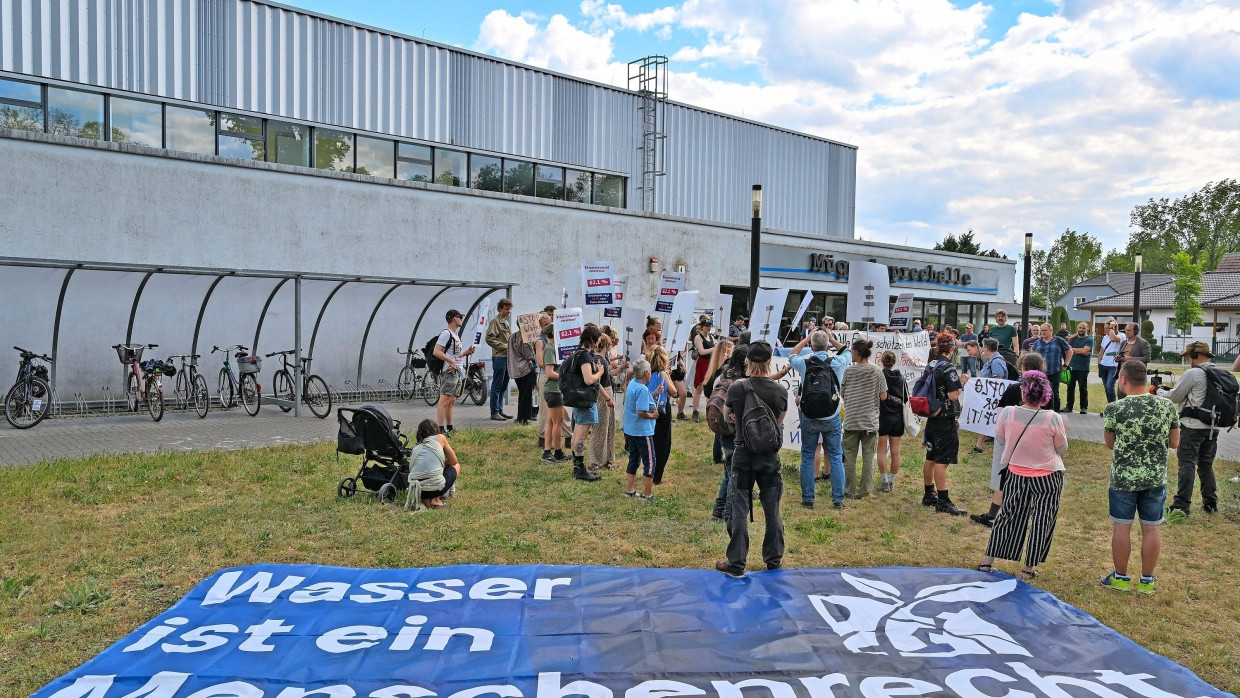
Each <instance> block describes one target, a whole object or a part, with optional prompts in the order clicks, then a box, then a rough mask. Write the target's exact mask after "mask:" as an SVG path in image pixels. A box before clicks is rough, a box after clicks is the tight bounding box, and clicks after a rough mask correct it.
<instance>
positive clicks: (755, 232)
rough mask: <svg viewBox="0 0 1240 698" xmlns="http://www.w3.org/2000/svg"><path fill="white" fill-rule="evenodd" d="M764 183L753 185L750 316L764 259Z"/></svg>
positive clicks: (750, 246) (750, 239) (750, 247)
mask: <svg viewBox="0 0 1240 698" xmlns="http://www.w3.org/2000/svg"><path fill="white" fill-rule="evenodd" d="M761 258H762V185H761V184H755V185H753V227H752V228H751V229H750V235H749V316H750V317H753V314H754V303H755V302H756V301H757V298H758V277H759V276H760V275H761V269H762V267H761V261H762V259H761Z"/></svg>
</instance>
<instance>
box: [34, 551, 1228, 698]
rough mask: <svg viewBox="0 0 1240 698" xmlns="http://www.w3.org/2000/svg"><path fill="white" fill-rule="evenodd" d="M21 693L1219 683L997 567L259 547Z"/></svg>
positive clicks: (947, 689) (822, 692) (343, 697)
mask: <svg viewBox="0 0 1240 698" xmlns="http://www.w3.org/2000/svg"><path fill="white" fill-rule="evenodd" d="M750 554H751V555H757V552H756V551H755V550H754V549H753V548H751V550H750ZM774 649H778V651H774ZM33 695H34V698H124V697H125V696H129V697H130V698H139V697H144V698H224V697H234V698H237V697H245V698H367V697H368V698H415V697H419V696H425V697H434V696H437V697H439V698H454V697H455V698H476V697H480V696H500V697H503V698H571V697H577V698H581V697H585V698H613V697H614V698H660V697H663V698H675V697H677V696H705V697H707V698H758V697H764V698H802V697H806V698H833V697H834V698H853V697H854V696H856V697H864V698H880V697H881V698H886V697H889V696H914V695H917V696H922V695H924V696H935V697H939V696H942V697H944V698H981V697H982V696H1005V695H1006V696H1011V697H1013V698H1067V697H1068V696H1075V697H1077V698H1079V697H1080V696H1086V695H1088V696H1096V697H1105V698H1179V697H1181V696H1183V697H1185V698H1197V697H1201V698H1226V697H1227V696H1229V695H1230V694H1228V693H1226V692H1224V691H1222V690H1219V689H1217V688H1215V687H1213V686H1211V685H1210V684H1208V683H1206V682H1205V681H1203V680H1201V679H1200V678H1199V677H1197V676H1196V675H1195V674H1193V673H1192V672H1190V671H1188V670H1187V669H1185V668H1184V667H1181V666H1179V665H1177V664H1175V663H1174V662H1172V661H1170V660H1168V659H1166V658H1164V657H1160V656H1158V655H1156V654H1154V653H1153V652H1150V651H1148V650H1146V649H1144V648H1142V647H1140V646H1139V645H1137V644H1136V643H1134V642H1132V641H1131V640H1129V639H1128V638H1126V637H1124V636H1123V635H1120V634H1119V633H1117V632H1115V631H1114V630H1111V629H1110V628H1107V627H1106V626H1104V625H1102V624H1101V623H1099V622H1098V621H1097V619H1095V618H1093V617H1092V616H1090V615H1088V614H1086V613H1084V612H1082V611H1080V610H1078V609H1076V608H1073V607H1072V606H1069V605H1068V604H1065V603H1064V602H1062V601H1060V600H1059V599H1056V598H1055V597H1054V596H1052V595H1051V594H1050V593H1048V592H1046V591H1043V590H1041V589H1039V588H1037V587H1034V586H1030V585H1029V584H1026V583H1025V582H1022V581H1020V580H1018V579H1016V578H1014V577H1011V576H1008V575H1006V574H1001V573H994V574H990V573H982V572H977V571H973V570H962V569H940V568H909V567H875V568H848V569H813V568H807V569H782V570H778V571H775V572H767V571H765V570H763V571H760V572H750V573H749V574H748V575H746V578H745V580H744V581H738V580H735V579H731V578H729V577H726V576H724V575H722V574H719V573H718V572H715V571H714V570H704V569H637V568H623V567H585V566H576V565H520V566H499V565H459V566H454V567H429V568H414V569H352V568H346V567H324V566H315V565H275V564H259V565H247V566H244V567H233V568H229V569H225V570H220V571H219V572H216V573H215V574H213V575H211V576H210V577H209V578H207V579H206V580H204V581H203V582H202V583H200V584H199V585H198V586H196V587H194V588H193V589H192V590H190V592H189V594H188V595H186V596H185V597H184V598H182V599H181V600H180V601H178V602H177V603H176V604H175V605H173V606H172V608H170V609H168V610H167V611H164V612H163V613H161V614H159V615H158V616H157V617H156V618H154V619H153V620H151V621H149V622H147V623H145V624H143V625H142V626H141V627H139V628H138V629H137V630H135V631H133V632H132V633H129V634H128V635H126V636H125V637H123V638H122V639H121V640H120V641H119V642H117V643H116V644H114V645H112V646H111V647H109V648H107V649H106V650H104V651H103V652H102V653H101V654H100V655H98V656H97V657H95V658H93V659H91V660H89V661H87V662H86V663H85V664H84V665H82V666H80V667H78V668H77V669H74V670H73V671H71V672H70V673H69V674H67V675H65V676H63V677H61V678H58V679H56V680H54V681H52V682H51V683H49V684H48V685H46V686H44V687H43V688H40V689H39V690H37V691H35V693H34V694H33Z"/></svg>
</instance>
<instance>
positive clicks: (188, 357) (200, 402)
mask: <svg viewBox="0 0 1240 698" xmlns="http://www.w3.org/2000/svg"><path fill="white" fill-rule="evenodd" d="M200 358H202V355H201V354H177V355H175V356H169V357H168V363H169V364H171V363H172V362H173V361H174V360H180V362H181V368H180V369H178V370H177V372H176V377H177V381H176V388H175V390H174V391H173V395H174V396H175V399H176V403H177V407H179V408H181V409H189V408H191V407H192V408H193V409H194V412H197V413H198V417H199V418H202V417H206V416H207V412H209V411H211V393H210V392H208V391H207V379H206V378H205V377H203V375H202V374H201V373H199V372H198V359H200Z"/></svg>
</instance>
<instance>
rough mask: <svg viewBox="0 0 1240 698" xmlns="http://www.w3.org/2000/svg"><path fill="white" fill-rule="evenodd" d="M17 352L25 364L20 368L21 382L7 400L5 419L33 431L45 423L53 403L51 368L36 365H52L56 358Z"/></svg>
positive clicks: (23, 350)
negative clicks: (38, 425)
mask: <svg viewBox="0 0 1240 698" xmlns="http://www.w3.org/2000/svg"><path fill="white" fill-rule="evenodd" d="M13 348H14V349H16V350H17V352H18V353H19V354H20V355H21V363H19V364H18V365H17V381H16V382H15V383H13V387H12V388H9V392H8V394H7V395H5V397H4V418H5V419H7V420H8V421H9V424H12V425H13V427H14V428H15V429H29V428H30V427H32V426H34V425H36V424H38V423H39V422H41V421H43V418H44V417H46V416H47V411H48V409H50V408H51V402H52V388H51V382H50V381H49V380H48V371H47V366H44V365H42V364H36V363H35V362H36V361H43V362H46V363H49V364H50V363H51V362H52V357H50V356H48V355H47V354H36V353H34V352H33V351H29V350H27V349H22V348H21V347H13Z"/></svg>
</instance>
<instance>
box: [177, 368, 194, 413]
mask: <svg viewBox="0 0 1240 698" xmlns="http://www.w3.org/2000/svg"><path fill="white" fill-rule="evenodd" d="M193 390H194V384H193V381H191V380H190V379H189V371H178V372H177V379H176V380H175V381H173V387H172V401H173V402H174V403H175V404H176V408H177V409H178V410H187V409H189V408H190V407H191V406H192V405H193V404H194V395H193Z"/></svg>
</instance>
